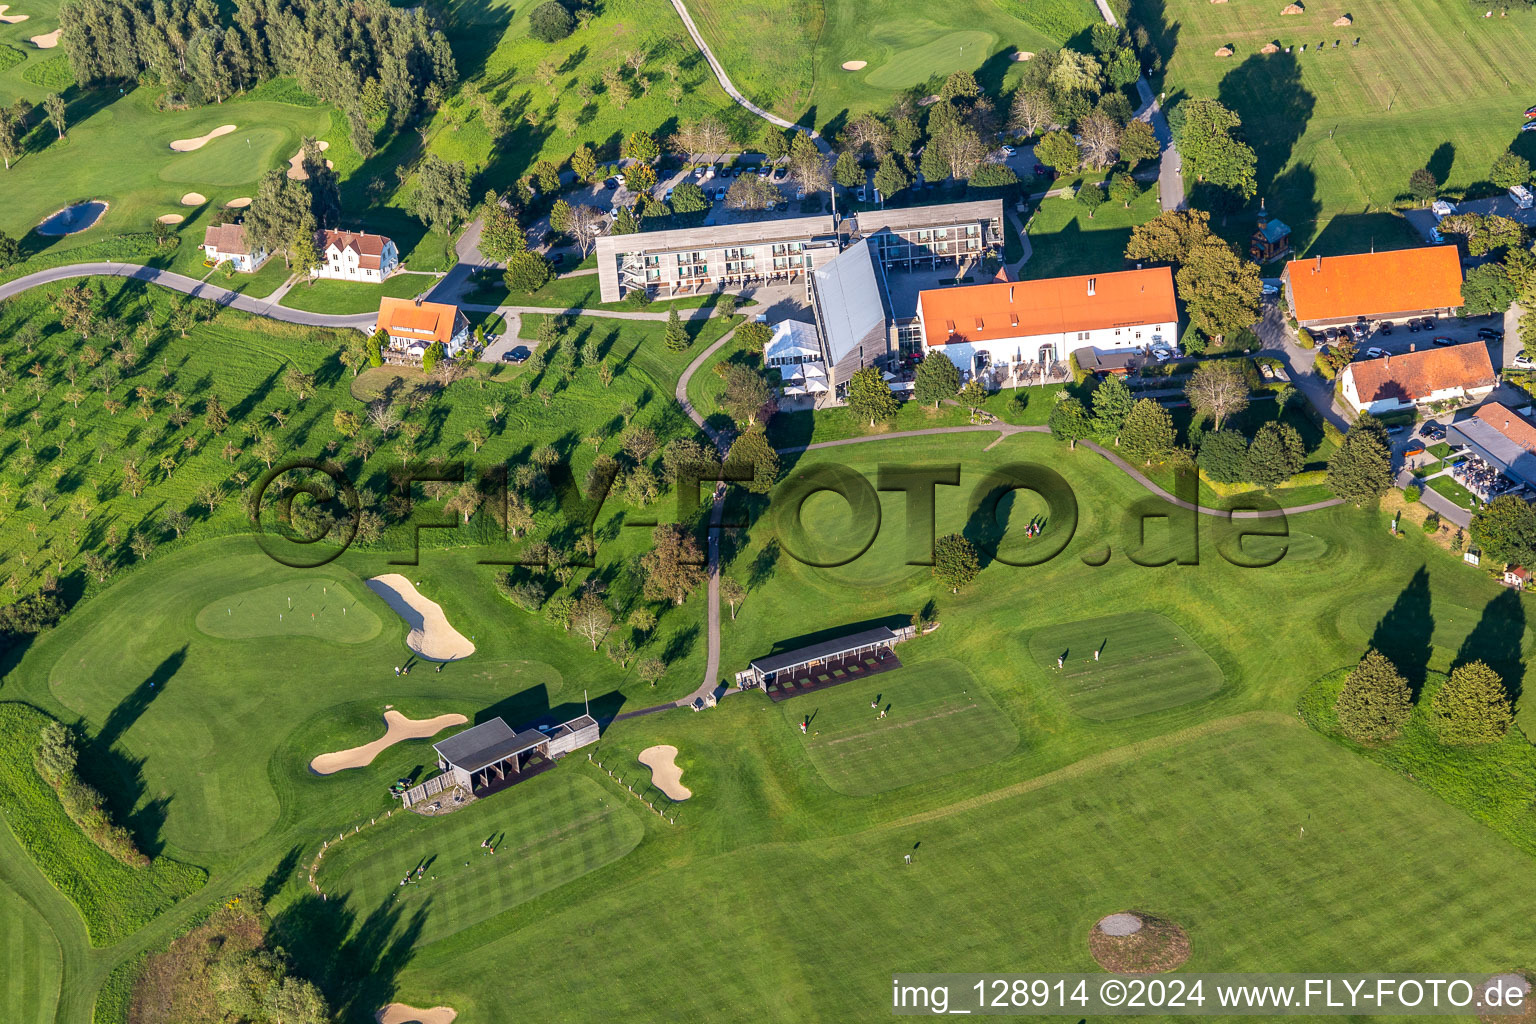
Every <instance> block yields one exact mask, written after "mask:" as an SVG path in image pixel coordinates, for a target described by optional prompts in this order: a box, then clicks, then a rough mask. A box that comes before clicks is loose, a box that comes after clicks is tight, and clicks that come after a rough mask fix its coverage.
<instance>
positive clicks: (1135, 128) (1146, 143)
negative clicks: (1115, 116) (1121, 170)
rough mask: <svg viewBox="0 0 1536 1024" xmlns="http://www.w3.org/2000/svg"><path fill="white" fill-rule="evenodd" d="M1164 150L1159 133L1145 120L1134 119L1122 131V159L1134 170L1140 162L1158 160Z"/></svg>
mask: <svg viewBox="0 0 1536 1024" xmlns="http://www.w3.org/2000/svg"><path fill="white" fill-rule="evenodd" d="M1162 151H1163V147H1162V145H1161V144H1159V143H1158V141H1157V133H1156V132H1154V131H1153V130H1152V126H1151V125H1150V124H1148V123H1147V122H1145V121H1132V122H1131V123H1130V124H1128V125H1126V126H1125V128H1124V129H1123V130H1122V131H1121V132H1120V159H1121V160H1124V161H1125V165H1126V166H1127V167H1129V168H1131V169H1132V170H1134V169H1135V168H1136V165H1137V164H1139V163H1142V162H1144V161H1147V160H1156V159H1157V158H1158V156H1159V155H1160V154H1161V153H1162Z"/></svg>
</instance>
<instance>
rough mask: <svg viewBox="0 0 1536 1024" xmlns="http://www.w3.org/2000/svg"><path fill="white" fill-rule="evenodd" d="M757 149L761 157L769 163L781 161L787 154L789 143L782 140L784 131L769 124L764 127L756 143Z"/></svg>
mask: <svg viewBox="0 0 1536 1024" xmlns="http://www.w3.org/2000/svg"><path fill="white" fill-rule="evenodd" d="M758 148H759V149H761V150H762V151H763V156H764V157H765V158H766V159H767V160H768V162H769V163H775V162H777V161H779V160H782V159H783V158H784V157H785V156H787V155H788V154H789V141H788V140H787V139H785V138H784V129H782V128H779V127H777V126H775V125H771V124H770V125H767V126H765V127H764V128H763V134H762V136H761V138H760V139H759V141H758Z"/></svg>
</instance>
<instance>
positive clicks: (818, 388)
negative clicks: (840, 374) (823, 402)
mask: <svg viewBox="0 0 1536 1024" xmlns="http://www.w3.org/2000/svg"><path fill="white" fill-rule="evenodd" d="M805 390H807V391H809V392H810V393H811V394H813V395H816V394H820V393H821V392H823V391H826V390H828V389H827V386H826V385H825V384H823V383H822V382H821V381H819V380H808V381H806V382H805Z"/></svg>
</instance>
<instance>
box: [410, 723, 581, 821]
mask: <svg viewBox="0 0 1536 1024" xmlns="http://www.w3.org/2000/svg"><path fill="white" fill-rule="evenodd" d="M597 737H598V727H597V720H596V719H595V718H593V717H592V716H591V715H587V714H583V715H578V716H577V717H576V718H573V719H571V720H570V721H568V722H561V723H560V724H559V725H540V726H535V727H532V728H524V729H513V728H512V727H511V726H509V725H508V724H507V723H506V722H505V721H504V720H503V719H500V718H492V719H490V720H489V721H486V722H481V723H480V724H479V725H476V726H471V727H470V728H468V729H465V730H464V731H462V732H457V733H454V734H453V735H452V736H450V737H448V738H447V739H445V740H442V741H441V742H438V743H434V744H432V749H433V750H435V751H436V752H437V767H438V769H439V771H441V773H442V774H440V775H435V776H433V777H432V778H430V779H428V780H427V781H425V782H423V783H421V784H420V785H417V786H413V787H412V788H411V789H409V790H407V791H406V792H405V793H404V794H403V795H402V799H403V800H404V803H405V806H406V807H410V806H411V805H412V804H414V803H418V802H419V801H422V800H425V799H427V798H428V797H431V796H434V795H436V794H438V793H441V792H443V791H444V790H446V789H452V788H453V787H454V786H458V787H459V788H460V789H462V790H463V791H464V792H465V793H468V794H470V795H472V796H476V797H482V796H490V795H491V794H492V793H497V792H500V791H501V790H503V789H506V788H507V787H509V786H514V785H516V784H517V783H519V782H522V781H523V780H524V779H531V778H533V776H535V775H539V774H542V773H543V772H546V771H549V770H550V769H551V768H553V767H554V766H555V762H556V761H558V760H559V759H560V758H562V757H564V756H565V755H566V754H569V753H570V752H571V751H573V750H577V749H579V748H581V747H585V746H587V745H588V744H592V743H596V742H597Z"/></svg>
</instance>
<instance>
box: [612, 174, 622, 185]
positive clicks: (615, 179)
mask: <svg viewBox="0 0 1536 1024" xmlns="http://www.w3.org/2000/svg"><path fill="white" fill-rule="evenodd" d="M613 180H614V181H616V182H618V183H619V188H623V187H624V175H622V174H615V175H614V176H613Z"/></svg>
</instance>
